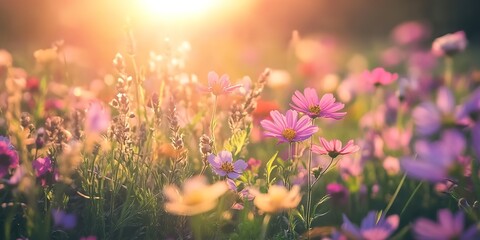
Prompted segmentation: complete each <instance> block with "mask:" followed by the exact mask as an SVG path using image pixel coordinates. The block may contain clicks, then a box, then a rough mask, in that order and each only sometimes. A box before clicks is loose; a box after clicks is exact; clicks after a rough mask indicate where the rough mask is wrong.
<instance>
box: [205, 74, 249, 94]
mask: <svg viewBox="0 0 480 240" xmlns="http://www.w3.org/2000/svg"><path fill="white" fill-rule="evenodd" d="M240 87H241V85H240V84H237V85H233V86H232V85H231V84H230V79H229V77H228V75H226V74H223V75H222V77H220V78H219V77H218V74H217V73H216V72H213V71H212V72H209V73H208V86H206V87H205V86H200V87H199V90H200V91H201V92H204V93H212V94H213V95H216V96H219V95H222V94H229V93H231V92H233V91H235V90H236V89H237V88H240Z"/></svg>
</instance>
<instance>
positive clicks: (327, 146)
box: [312, 137, 360, 158]
mask: <svg viewBox="0 0 480 240" xmlns="http://www.w3.org/2000/svg"><path fill="white" fill-rule="evenodd" d="M319 139H320V143H321V144H322V145H321V146H319V145H313V146H312V151H313V152H314V153H317V154H321V155H328V156H330V157H331V158H336V157H337V156H338V155H347V154H350V153H354V152H356V151H358V150H359V149H360V147H359V146H357V145H355V144H354V143H353V140H350V141H348V142H347V144H346V145H345V146H344V147H343V148H342V142H341V141H340V140H337V139H335V140H331V141H327V140H326V139H325V138H322V137H321V138H319Z"/></svg>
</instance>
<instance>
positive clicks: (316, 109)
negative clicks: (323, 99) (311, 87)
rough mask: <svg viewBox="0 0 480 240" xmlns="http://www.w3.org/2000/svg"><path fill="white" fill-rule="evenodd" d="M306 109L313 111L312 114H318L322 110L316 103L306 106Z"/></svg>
mask: <svg viewBox="0 0 480 240" xmlns="http://www.w3.org/2000/svg"><path fill="white" fill-rule="evenodd" d="M308 111H309V112H311V113H313V114H319V113H320V111H322V109H321V108H320V106H318V105H313V106H310V107H308Z"/></svg>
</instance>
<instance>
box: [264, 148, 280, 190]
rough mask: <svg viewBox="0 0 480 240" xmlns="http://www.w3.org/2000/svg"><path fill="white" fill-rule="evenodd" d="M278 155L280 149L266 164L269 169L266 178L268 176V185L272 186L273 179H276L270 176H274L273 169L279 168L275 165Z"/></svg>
mask: <svg viewBox="0 0 480 240" xmlns="http://www.w3.org/2000/svg"><path fill="white" fill-rule="evenodd" d="M277 156H278V151H277V152H276V153H275V154H273V156H272V157H271V158H270V160H268V162H267V165H266V166H265V167H266V169H267V171H266V175H267V176H266V178H267V184H268V186H270V185H271V183H272V182H273V180H274V179H275V178H274V179H270V178H271V176H272V172H273V170H274V169H275V168H277V165H273V162H274V161H275V159H277Z"/></svg>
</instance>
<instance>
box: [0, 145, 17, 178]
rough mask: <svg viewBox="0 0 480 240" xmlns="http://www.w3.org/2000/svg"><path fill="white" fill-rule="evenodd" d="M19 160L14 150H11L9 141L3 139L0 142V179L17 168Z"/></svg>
mask: <svg viewBox="0 0 480 240" xmlns="http://www.w3.org/2000/svg"><path fill="white" fill-rule="evenodd" d="M18 164H19V159H18V154H17V151H15V149H13V146H12V144H10V141H8V142H7V141H6V140H5V138H4V139H3V140H1V141H0V178H3V177H4V176H5V175H7V174H8V173H9V171H10V169H14V168H16V167H18Z"/></svg>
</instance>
